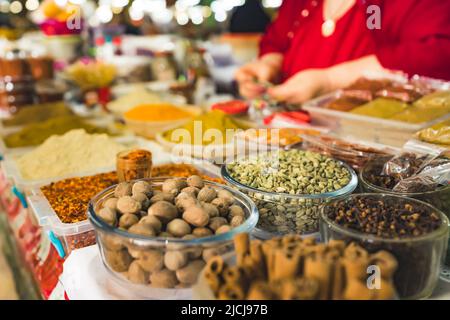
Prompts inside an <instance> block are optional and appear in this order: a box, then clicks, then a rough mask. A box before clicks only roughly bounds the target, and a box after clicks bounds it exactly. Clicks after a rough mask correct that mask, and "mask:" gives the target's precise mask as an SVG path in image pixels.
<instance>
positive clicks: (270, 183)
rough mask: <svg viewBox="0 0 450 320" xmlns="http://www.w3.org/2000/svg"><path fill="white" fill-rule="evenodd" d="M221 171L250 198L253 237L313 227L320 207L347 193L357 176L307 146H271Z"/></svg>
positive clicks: (301, 231)
mask: <svg viewBox="0 0 450 320" xmlns="http://www.w3.org/2000/svg"><path fill="white" fill-rule="evenodd" d="M222 177H223V179H224V180H225V181H226V182H227V183H229V184H230V185H231V186H232V187H234V188H236V189H238V190H240V191H241V192H243V193H245V194H247V195H248V196H250V198H252V200H253V201H255V203H256V205H257V207H258V210H259V213H260V221H259V223H258V230H256V232H255V236H256V237H261V238H267V237H272V236H274V235H277V234H289V233H294V234H308V233H314V232H317V231H318V215H319V208H320V206H321V205H322V204H324V203H326V202H328V201H330V200H331V199H335V198H345V197H348V196H349V195H350V194H351V193H352V192H353V191H354V190H355V188H356V186H357V183H358V182H357V177H356V174H355V172H354V171H353V169H351V168H350V167H349V166H348V165H346V164H344V163H342V162H339V161H336V160H333V159H331V158H328V157H326V156H323V155H320V154H318V153H314V152H311V151H301V150H289V151H284V150H280V151H273V152H269V153H266V154H262V155H257V156H250V157H248V158H245V159H240V160H237V161H235V162H232V163H229V164H227V165H224V166H223V167H222Z"/></svg>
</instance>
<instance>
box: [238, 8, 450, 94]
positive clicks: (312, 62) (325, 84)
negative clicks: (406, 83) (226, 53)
mask: <svg viewBox="0 0 450 320" xmlns="http://www.w3.org/2000/svg"><path fill="white" fill-rule="evenodd" d="M449 61H450V1H436V0H284V2H283V5H282V6H281V8H280V10H279V13H278V17H277V19H276V20H275V21H274V22H273V23H272V24H271V25H270V26H269V27H268V29H267V31H266V34H265V35H264V37H263V38H262V40H261V44H260V57H259V59H258V60H256V61H254V62H251V63H249V64H247V65H244V66H243V67H241V68H240V69H239V70H238V72H237V74H236V80H237V81H238V84H239V89H240V93H241V95H242V96H244V97H247V98H255V97H257V96H259V95H260V94H261V93H262V92H263V91H264V90H265V86H263V85H261V84H264V83H267V82H271V83H278V84H279V85H275V86H273V87H270V88H269V89H268V94H269V95H270V96H272V97H273V98H275V99H277V100H279V101H286V102H288V103H301V102H303V101H306V100H308V99H310V98H312V97H314V96H317V95H319V94H322V93H324V92H329V91H332V90H335V89H338V88H342V87H345V86H347V85H349V84H351V83H352V82H353V81H355V80H356V79H358V78H359V77H361V76H362V75H364V74H366V73H367V72H384V71H387V70H398V71H402V72H403V73H406V74H409V75H413V74H419V75H423V76H428V77H433V78H439V79H445V80H450V62H449Z"/></svg>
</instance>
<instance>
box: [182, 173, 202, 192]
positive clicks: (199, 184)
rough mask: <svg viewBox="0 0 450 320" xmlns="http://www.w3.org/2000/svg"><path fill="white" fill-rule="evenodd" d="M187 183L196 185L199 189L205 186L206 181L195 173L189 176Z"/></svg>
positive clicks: (192, 185)
mask: <svg viewBox="0 0 450 320" xmlns="http://www.w3.org/2000/svg"><path fill="white" fill-rule="evenodd" d="M186 181H187V184H188V186H189V187H195V188H198V189H201V188H203V187H204V185H205V183H204V182H203V179H202V178H201V177H199V176H196V175H193V176H190V177H189V178H187V180H186Z"/></svg>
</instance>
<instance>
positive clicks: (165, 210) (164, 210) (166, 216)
mask: <svg viewBox="0 0 450 320" xmlns="http://www.w3.org/2000/svg"><path fill="white" fill-rule="evenodd" d="M148 215H149V216H155V217H157V218H158V219H159V220H161V222H162V223H168V222H170V221H171V220H173V219H175V218H176V217H177V216H178V210H177V208H176V207H175V206H174V205H173V204H171V203H170V202H167V201H158V202H156V203H154V204H152V205H151V206H150V208H148Z"/></svg>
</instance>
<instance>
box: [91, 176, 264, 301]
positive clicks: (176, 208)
mask: <svg viewBox="0 0 450 320" xmlns="http://www.w3.org/2000/svg"><path fill="white" fill-rule="evenodd" d="M88 216H89V220H90V222H91V223H92V225H93V226H94V228H95V231H96V235H97V244H98V246H99V249H100V253H101V258H102V261H103V264H104V266H105V267H106V269H107V270H108V272H109V273H110V274H111V276H112V279H113V280H114V281H115V282H116V283H118V284H119V285H121V286H122V287H123V288H125V289H127V290H133V292H134V293H136V294H137V295H138V296H140V297H142V298H143V299H190V298H191V297H192V290H191V288H192V286H193V285H194V284H195V283H196V281H197V277H198V275H199V274H200V272H201V270H202V269H203V268H204V266H205V264H206V262H207V261H208V260H209V259H211V258H212V257H214V256H216V255H223V254H226V253H228V252H230V251H232V250H233V242H232V239H233V237H234V235H236V234H238V233H242V232H251V231H252V230H253V229H254V227H255V226H256V224H257V222H258V218H259V214H258V210H257V208H256V206H255V204H254V203H253V202H252V201H251V200H250V198H248V197H247V196H246V195H244V194H242V193H240V192H239V191H236V190H234V189H232V188H229V187H227V186H224V185H221V184H218V183H215V182H211V181H206V180H203V179H202V178H201V177H199V176H190V177H188V178H178V177H176V178H172V177H167V178H150V179H142V180H134V181H131V182H121V183H119V184H118V185H115V186H112V187H110V188H108V189H105V190H104V191H102V192H101V193H99V194H98V195H96V196H95V197H94V198H93V199H92V200H91V202H90V203H89V208H88Z"/></svg>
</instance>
